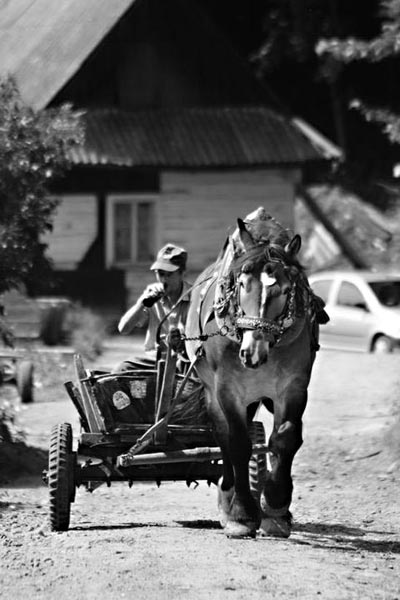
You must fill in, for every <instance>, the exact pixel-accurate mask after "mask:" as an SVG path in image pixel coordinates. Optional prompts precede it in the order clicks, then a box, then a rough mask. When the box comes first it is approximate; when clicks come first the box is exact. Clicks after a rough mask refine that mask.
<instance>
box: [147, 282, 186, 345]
mask: <svg viewBox="0 0 400 600" xmlns="http://www.w3.org/2000/svg"><path fill="white" fill-rule="evenodd" d="M190 287H191V285H190V283H188V282H187V281H184V282H183V291H182V294H185V295H184V296H183V298H182V299H181V301H180V302H179V304H178V305H177V306H175V308H174V310H172V311H171V309H172V306H173V305H172V304H171V303H170V301H169V299H168V298H167V297H163V298H161V299H160V300H158V301H157V302H156V303H155V304H153V306H151V307H146V306H143V308H142V311H141V313H140V315H139V317H138V319H137V321H136V325H137V326H139V327H144V326H146V325H147V332H146V339H145V342H144V348H145V350H146V352H149V351H151V350H155V349H156V343H157V331H158V327H159V325H160V323H161V321H163V324H162V326H161V330H160V335H168V333H169V331H170V329H171V328H174V327H177V328H178V329H179V330H180V331H181V332H182V333H183V332H184V331H185V325H186V319H187V314H188V310H189V302H190V293H189V290H190ZM185 292H186V293H185ZM182 294H181V296H182ZM167 315H168V316H167Z"/></svg>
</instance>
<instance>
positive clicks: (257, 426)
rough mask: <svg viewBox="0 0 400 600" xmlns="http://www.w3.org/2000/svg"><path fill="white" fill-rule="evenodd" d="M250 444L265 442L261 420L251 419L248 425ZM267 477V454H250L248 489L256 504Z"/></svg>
mask: <svg viewBox="0 0 400 600" xmlns="http://www.w3.org/2000/svg"><path fill="white" fill-rule="evenodd" d="M249 435H250V439H251V443H252V444H265V429H264V424H263V423H262V422H261V421H252V422H251V423H250V425H249ZM266 479H267V455H266V454H259V455H258V456H257V455H254V454H252V455H251V457H250V460H249V483H250V491H251V494H252V496H253V498H254V499H255V500H256V502H257V504H258V503H259V501H260V495H261V492H262V490H263V488H264V485H265V482H266Z"/></svg>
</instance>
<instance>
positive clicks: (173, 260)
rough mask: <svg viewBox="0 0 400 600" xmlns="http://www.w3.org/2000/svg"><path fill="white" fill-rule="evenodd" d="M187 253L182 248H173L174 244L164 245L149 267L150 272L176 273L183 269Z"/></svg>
mask: <svg viewBox="0 0 400 600" xmlns="http://www.w3.org/2000/svg"><path fill="white" fill-rule="evenodd" d="M186 259H187V252H186V250H185V249H184V248H180V247H179V246H174V244H166V245H165V246H163V247H162V248H161V250H160V251H159V252H158V254H157V258H156V261H155V262H154V263H153V264H152V265H151V267H150V269H151V270H152V271H169V272H170V273H172V272H173V271H177V270H178V269H183V270H184V269H185V267H186Z"/></svg>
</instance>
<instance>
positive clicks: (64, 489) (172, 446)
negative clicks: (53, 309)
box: [43, 342, 267, 531]
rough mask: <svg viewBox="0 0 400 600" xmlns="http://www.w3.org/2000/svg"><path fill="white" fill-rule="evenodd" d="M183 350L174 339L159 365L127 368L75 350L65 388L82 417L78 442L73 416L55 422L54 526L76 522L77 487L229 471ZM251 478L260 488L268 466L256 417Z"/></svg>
mask: <svg viewBox="0 0 400 600" xmlns="http://www.w3.org/2000/svg"><path fill="white" fill-rule="evenodd" d="M177 361H178V353H177V352H176V351H175V350H174V349H173V347H172V345H171V344H170V343H168V342H167V344H166V349H165V351H164V352H163V353H161V354H160V355H159V358H158V360H157V361H156V363H155V366H154V368H148V365H146V364H143V365H141V364H140V363H138V365H137V367H135V369H132V370H131V371H124V372H118V373H116V372H114V373H113V372H106V371H90V370H88V369H86V368H85V366H84V364H83V361H82V358H81V357H80V356H79V355H75V356H74V365H75V373H76V378H77V381H76V382H75V383H74V382H71V381H69V382H66V383H65V384H64V385H65V388H66V391H67V392H68V395H69V397H70V399H71V400H72V402H73V404H74V405H75V408H76V410H77V411H78V414H79V417H80V424H81V431H80V434H79V439H78V441H77V446H76V449H74V448H73V446H74V445H75V444H73V431H72V427H71V425H70V424H69V423H61V424H58V425H56V426H55V427H53V429H52V432H51V438H50V449H49V462H48V470H47V471H45V472H44V473H43V480H44V482H45V483H47V485H48V489H49V496H50V501H49V516H50V528H51V529H52V530H53V531H66V530H67V529H68V528H69V523H70V513H71V504H72V503H73V502H74V499H75V492H76V488H78V487H80V486H83V487H85V488H86V489H87V490H88V491H94V490H95V489H96V488H97V487H98V486H100V485H102V484H106V485H107V486H110V485H111V484H112V483H113V482H121V481H123V482H127V483H128V484H129V486H132V484H133V483H134V482H137V481H155V482H156V483H157V485H160V483H161V482H162V481H185V482H186V484H187V485H190V484H191V483H193V482H195V483H197V482H198V481H199V480H205V481H207V482H208V483H209V484H211V483H214V484H217V482H218V480H219V478H220V476H221V474H222V458H221V451H220V448H219V447H218V446H217V445H216V442H215V438H214V435H213V432H212V428H211V424H210V422H209V420H208V417H207V414H206V410H205V407H204V404H203V396H204V389H203V386H202V384H201V382H200V380H199V379H198V378H197V376H196V373H195V363H196V361H193V362H192V363H186V367H185V368H184V369H177ZM252 439H253V442H254V443H253V457H252V460H251V461H250V468H249V477H250V484H251V488H252V491H253V493H254V494H255V495H259V490H260V485H261V481H262V479H263V478H264V476H265V471H266V451H267V447H266V445H265V433H264V427H263V425H262V423H261V422H253V423H252Z"/></svg>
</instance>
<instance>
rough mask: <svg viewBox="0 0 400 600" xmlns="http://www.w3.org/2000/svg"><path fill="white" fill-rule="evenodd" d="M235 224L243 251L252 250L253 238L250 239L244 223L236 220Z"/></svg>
mask: <svg viewBox="0 0 400 600" xmlns="http://www.w3.org/2000/svg"><path fill="white" fill-rule="evenodd" d="M237 224H238V228H239V237H240V241H241V242H242V244H243V247H244V249H245V250H250V249H251V248H254V241H253V238H252V237H251V235H250V233H249V232H248V231H247V229H246V225H245V224H244V221H242V219H238V220H237Z"/></svg>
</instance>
